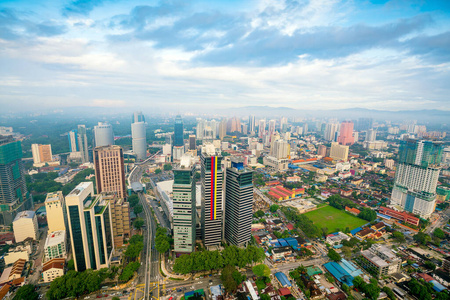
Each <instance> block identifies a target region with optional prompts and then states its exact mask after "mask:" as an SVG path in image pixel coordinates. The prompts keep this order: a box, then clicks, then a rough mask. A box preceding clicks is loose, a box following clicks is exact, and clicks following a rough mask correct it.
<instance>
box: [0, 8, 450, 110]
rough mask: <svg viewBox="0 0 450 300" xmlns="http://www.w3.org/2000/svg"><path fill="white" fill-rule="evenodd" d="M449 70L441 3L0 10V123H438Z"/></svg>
mask: <svg viewBox="0 0 450 300" xmlns="http://www.w3.org/2000/svg"><path fill="white" fill-rule="evenodd" d="M449 62H450V1H425V0H422V1H407V0H392V1H375V0H373V1H368V0H367V1H356V0H354V1H335V0H311V1H307V0H299V1H295V0H284V1H283V0H278V1H270V0H260V1H234V0H228V1H181V0H174V1H133V0H130V1H116V0H97V1H88V0H75V1H45V0H41V1H25V0H23V1H20V0H16V1H1V2H0V106H1V107H3V108H4V111H19V110H23V109H24V108H26V109H28V110H32V109H43V110H45V109H54V108H67V109H70V107H72V106H91V107H115V108H119V109H120V108H122V107H124V108H125V107H127V106H129V105H132V106H134V107H138V108H141V109H145V110H151V109H152V108H155V107H158V110H162V111H165V110H166V111H170V110H175V109H176V110H178V111H185V112H197V111H198V110H199V109H202V110H207V109H218V108H219V109H220V108H226V107H240V106H253V105H269V106H286V107H292V108H297V109H338V108H352V107H363V108H369V109H384V110H403V109H413V110H415V109H443V110H450V105H449V103H450V101H449V95H450V84H449V82H450V63H449ZM2 110H3V109H2Z"/></svg>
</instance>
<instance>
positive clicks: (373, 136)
mask: <svg viewBox="0 0 450 300" xmlns="http://www.w3.org/2000/svg"><path fill="white" fill-rule="evenodd" d="M376 140H377V131H376V130H375V129H369V130H367V134H366V140H365V141H366V142H375V141H376Z"/></svg>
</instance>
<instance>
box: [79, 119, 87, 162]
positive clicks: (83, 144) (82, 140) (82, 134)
mask: <svg viewBox="0 0 450 300" xmlns="http://www.w3.org/2000/svg"><path fill="white" fill-rule="evenodd" d="M77 134H78V149H79V151H80V154H81V162H83V163H85V162H88V161H89V151H88V143H87V135H86V126H85V125H78V132H77Z"/></svg>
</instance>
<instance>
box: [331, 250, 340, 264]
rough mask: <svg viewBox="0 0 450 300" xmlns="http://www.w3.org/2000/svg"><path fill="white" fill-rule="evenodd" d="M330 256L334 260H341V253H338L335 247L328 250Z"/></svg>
mask: <svg viewBox="0 0 450 300" xmlns="http://www.w3.org/2000/svg"><path fill="white" fill-rule="evenodd" d="M328 257H329V258H330V259H331V260H332V261H341V259H342V258H341V256H340V255H339V253H337V252H336V251H334V249H330V250H328Z"/></svg>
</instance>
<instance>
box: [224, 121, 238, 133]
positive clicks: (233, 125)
mask: <svg viewBox="0 0 450 300" xmlns="http://www.w3.org/2000/svg"><path fill="white" fill-rule="evenodd" d="M227 132H229V133H232V132H241V120H239V118H237V117H233V118H231V119H229V120H228V124H227Z"/></svg>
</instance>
